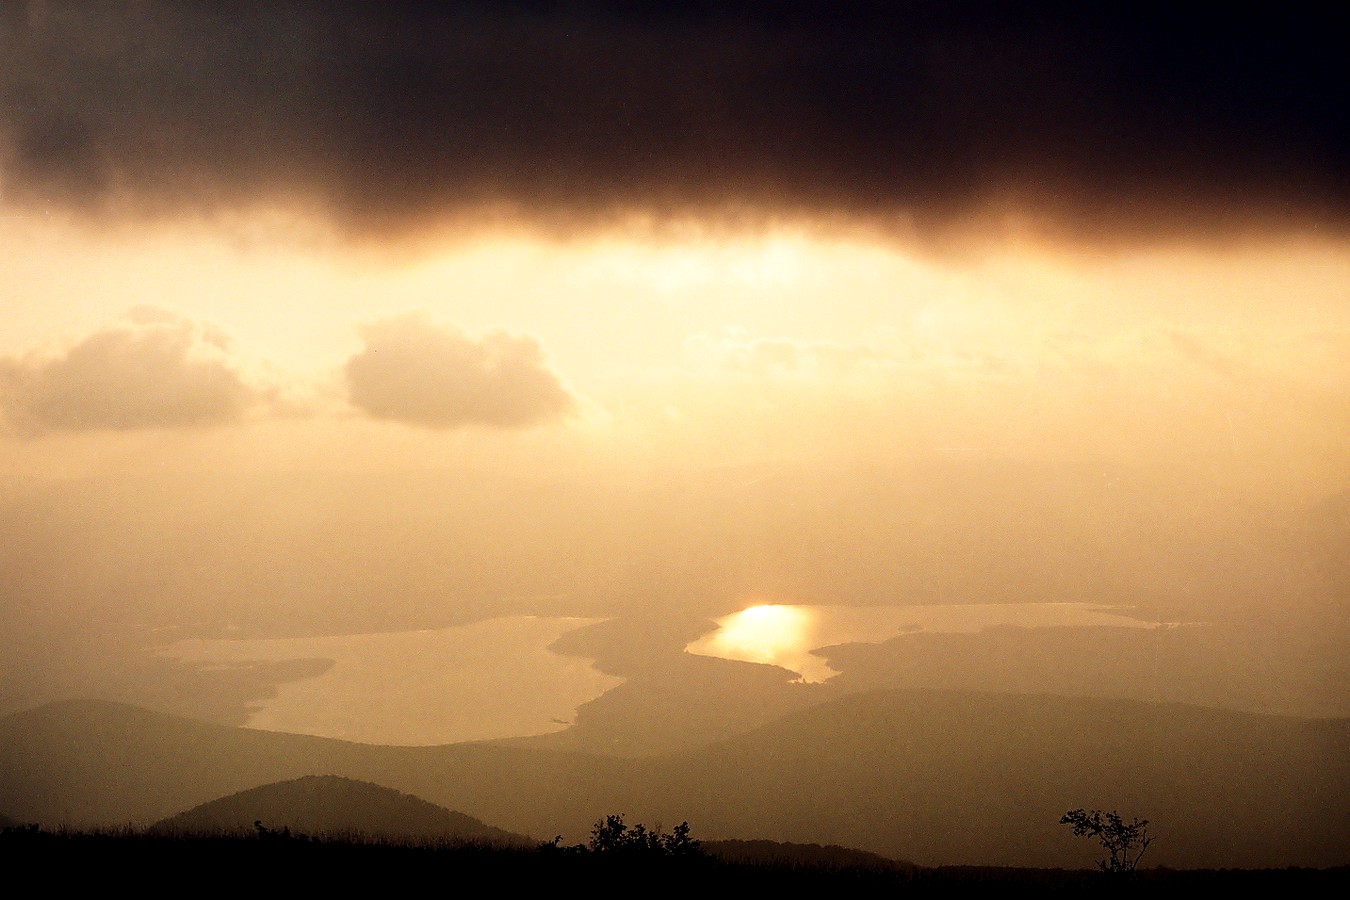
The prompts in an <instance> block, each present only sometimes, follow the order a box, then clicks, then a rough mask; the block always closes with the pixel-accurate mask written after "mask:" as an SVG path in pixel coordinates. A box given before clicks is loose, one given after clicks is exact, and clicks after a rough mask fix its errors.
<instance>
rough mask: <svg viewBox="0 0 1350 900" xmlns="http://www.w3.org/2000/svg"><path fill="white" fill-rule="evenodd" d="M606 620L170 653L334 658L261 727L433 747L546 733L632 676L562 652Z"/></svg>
mask: <svg viewBox="0 0 1350 900" xmlns="http://www.w3.org/2000/svg"><path fill="white" fill-rule="evenodd" d="M597 621H600V620H598V619H585V618H543V617H535V616H515V617H510V618H502V619H492V620H489V621H485V622H476V623H474V624H472V625H464V626H461V627H458V628H444V629H437V630H428V631H404V632H393V633H388V634H356V635H344V636H339V637H315V638H287V639H278V640H237V641H236V640H183V641H178V642H176V643H174V644H171V645H169V646H166V647H163V648H161V649H160V651H159V652H160V653H161V654H162V655H165V656H169V657H173V658H175V659H180V660H183V661H185V662H192V663H203V664H211V663H240V662H249V661H279V660H293V659H331V660H333V661H334V664H333V666H332V667H331V668H330V669H329V670H328V671H327V672H325V673H324V674H322V675H320V676H318V677H315V678H307V679H303V680H300V681H293V682H288V683H284V684H281V685H279V686H278V687H277V695H276V696H275V697H273V698H270V699H268V700H265V701H263V703H262V707H261V709H259V710H258V711H257V712H256V713H255V714H254V715H253V716H252V718H251V719H250V720H249V722H248V725H249V727H250V728H258V729H262V730H264V731H285V732H290V733H293V734H311V735H320V736H323V737H334V738H342V739H344V740H349V741H358V742H364V743H380V744H406V745H430V744H447V743H454V742H458V741H471V740H485V739H490V738H503V737H517V736H524V735H535V734H547V733H549V732H552V731H559V730H561V729H563V728H565V727H567V725H568V724H569V723H570V722H571V720H572V717H573V716H574V715H575V714H576V711H577V707H579V706H580V705H582V704H583V703H586V702H587V701H590V700H593V699H595V698H596V697H598V696H600V695H601V694H603V693H604V692H605V691H607V690H609V689H610V688H612V687H614V686H615V685H618V684H620V683H621V682H622V680H623V679H621V678H615V677H613V676H611V675H605V674H603V673H601V672H599V671H597V670H596V669H595V668H593V667H592V665H591V662H592V661H591V660H589V659H582V658H579V657H575V656H563V655H561V654H557V653H553V652H552V651H550V650H549V649H548V646H549V645H550V644H552V643H553V642H554V641H556V640H557V639H558V638H559V637H560V636H562V635H564V634H566V633H567V632H569V631H573V630H575V629H577V628H581V627H582V626H584V625H589V624H592V623H594V622H597Z"/></svg>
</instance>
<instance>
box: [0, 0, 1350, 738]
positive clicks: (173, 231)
mask: <svg viewBox="0 0 1350 900" xmlns="http://www.w3.org/2000/svg"><path fill="white" fill-rule="evenodd" d="M638 6H641V4H639V5H638ZM870 9H871V8H870V7H862V6H860V7H858V8H853V7H847V8H845V9H842V10H836V9H835V7H834V5H832V4H813V3H803V4H795V5H782V6H779V5H773V4H769V5H765V6H762V7H761V6H756V5H754V4H751V5H750V6H749V7H747V8H746V10H743V14H742V15H741V16H740V17H738V16H735V15H731V14H730V13H724V12H718V11H716V10H712V9H709V10H703V11H694V12H686V13H681V12H679V11H671V10H664V9H656V8H652V9H646V8H645V7H644V8H643V9H641V10H638V9H636V8H634V9H632V10H628V11H627V12H625V11H624V10H622V9H617V8H616V9H613V10H610V9H608V8H604V7H603V5H602V6H594V5H588V4H584V3H582V4H561V5H558V6H557V7H556V8H554V7H547V8H545V7H543V6H539V5H531V4H514V3H502V4H468V5H465V6H464V7H463V8H462V9H459V8H456V9H455V10H451V11H442V12H430V13H429V12H426V11H424V10H422V9H421V7H420V6H413V7H402V6H398V5H391V6H390V7H388V8H385V6H384V5H379V6H378V7H371V6H369V5H355V6H352V7H351V8H345V7H343V6H342V5H341V4H332V5H331V6H330V5H324V6H321V7H314V8H310V7H304V8H300V7H280V8H268V7H261V8H257V9H252V10H251V12H250V14H249V15H248V16H240V17H233V18H232V17H229V16H218V15H215V14H212V13H210V12H209V11H207V10H205V9H204V8H203V9H198V8H196V7H180V6H176V5H165V4H157V3H147V4H132V5H127V6H119V5H100V4H80V3H38V2H33V3H23V4H13V5H12V6H10V7H8V8H7V9H6V11H5V12H4V14H3V15H2V16H0V59H3V60H4V62H3V63H0V272H2V273H3V275H4V278H3V285H0V526H3V528H4V532H5V534H6V535H7V537H8V539H7V540H6V541H5V546H4V547H3V549H0V562H3V564H4V565H3V570H4V571H6V572H8V573H10V574H9V577H8V578H7V580H6V582H5V584H4V585H3V587H0V592H2V593H0V601H3V607H0V608H2V609H3V615H4V617H5V624H6V629H7V634H8V635H11V636H12V637H11V638H10V639H9V642H8V647H9V652H8V653H7V654H6V657H5V658H4V660H3V661H4V664H5V673H6V674H7V675H8V679H9V684H10V685H11V687H9V688H7V693H6V694H5V695H4V696H0V702H3V704H4V705H6V706H8V707H15V706H21V705H24V704H27V703H32V702H36V701H37V700H39V699H44V698H51V697H54V696H61V695H65V694H80V693H82V692H87V691H89V690H102V691H104V692H105V693H112V694H115V695H117V696H123V697H128V698H131V699H134V700H137V701H140V702H152V701H153V702H158V703H159V704H160V705H162V706H176V707H185V708H188V709H190V710H192V711H194V712H198V713H202V714H210V715H214V716H216V717H218V718H223V719H232V718H234V719H237V718H238V717H239V716H240V714H241V711H242V710H245V709H248V708H251V707H250V706H249V704H251V703H256V702H257V700H258V698H259V697H260V696H266V695H267V694H268V692H269V691H272V690H273V688H275V686H276V685H277V684H278V683H281V682H283V681H285V680H286V679H288V678H291V679H292V680H293V675H294V673H291V674H286V672H283V671H282V670H281V669H276V670H272V669H267V668H266V667H265V666H263V667H262V668H259V669H257V670H250V671H247V672H245V671H242V670H241V671H239V672H236V673H235V675H228V674H227V675H222V674H220V673H219V672H217V673H216V674H214V675H207V674H206V673H205V670H201V669H193V668H191V667H190V666H189V667H188V668H186V669H173V670H172V671H169V670H167V669H165V668H164V667H163V664H162V662H153V661H147V658H146V657H144V656H138V655H137V654H139V653H141V651H143V650H144V649H145V648H146V647H151V646H162V645H164V644H167V643H172V642H173V641H175V640H178V639H181V638H183V637H185V636H193V635H196V636H198V637H212V638H220V637H230V638H234V637H247V638H250V639H266V638H281V637H287V638H296V639H299V638H313V639H319V638H324V637H340V636H343V635H356V634H366V633H371V632H389V633H392V632H399V631H403V630H409V631H417V630H419V629H434V628H444V627H448V626H451V625H454V626H465V625H469V624H472V623H475V622H485V621H489V620H493V619H496V618H500V617H508V616H530V615H537V616H544V617H564V618H577V617H584V618H593V619H601V620H603V619H610V618H617V619H618V620H620V621H622V622H626V623H628V624H627V625H625V626H624V628H626V629H627V630H624V628H621V629H620V630H619V632H616V634H619V635H620V638H614V639H613V641H614V643H612V644H606V643H605V640H599V639H596V640H597V641H598V643H597V644H596V646H594V647H591V648H590V649H591V651H592V653H591V657H590V658H597V659H600V660H601V662H600V665H601V666H604V665H606V664H608V665H609V668H608V669H606V670H605V671H606V673H607V675H615V674H616V673H619V674H628V671H629V670H631V669H632V667H633V666H634V665H636V663H633V662H632V660H631V659H628V660H627V661H626V662H623V663H617V662H614V660H613V659H610V661H609V663H606V662H605V659H606V658H607V657H606V654H607V653H610V654H614V653H619V652H620V651H619V650H616V649H615V648H616V647H619V646H620V645H625V642H627V644H626V645H627V646H643V647H647V646H648V643H643V642H644V641H646V642H649V644H650V646H651V647H658V646H659V647H660V648H664V650H673V652H678V651H679V650H680V648H682V647H683V646H684V645H685V643H687V642H688V641H689V640H692V639H693V638H694V637H697V636H698V628H697V627H694V626H690V625H689V623H690V622H694V623H700V622H701V623H704V624H705V625H706V624H707V623H708V622H710V621H712V619H714V618H716V617H723V616H729V615H731V614H733V613H736V612H737V611H738V610H741V609H743V608H745V607H749V606H754V605H757V604H776V603H783V604H801V605H803V606H811V605H819V604H832V605H838V606H849V605H855V606H859V607H869V606H870V607H877V606H885V605H904V604H907V603H951V604H956V603H962V604H964V603H1034V602H1056V603H1063V602H1091V603H1101V604H1107V605H1121V606H1130V607H1133V606H1134V605H1136V604H1147V605H1148V606H1149V608H1150V609H1151V610H1152V612H1151V614H1150V616H1149V618H1152V619H1153V620H1154V621H1155V622H1158V621H1164V620H1168V621H1172V620H1178V621H1179V620H1199V619H1204V620H1206V621H1210V620H1214V619H1220V620H1223V619H1225V618H1226V620H1229V621H1233V622H1238V621H1241V622H1244V623H1248V624H1250V623H1252V622H1258V621H1259V622H1262V623H1264V624H1263V625H1262V627H1265V625H1268V624H1269V622H1270V621H1271V620H1272V617H1274V619H1276V620H1279V621H1281V622H1284V621H1285V620H1286V619H1287V620H1288V621H1289V622H1294V623H1296V627H1295V626H1290V628H1289V629H1286V630H1285V631H1281V632H1280V634H1281V635H1282V637H1281V641H1284V643H1281V644H1280V645H1279V647H1278V648H1276V649H1275V650H1273V651H1271V653H1270V656H1271V657H1272V658H1277V659H1278V660H1279V665H1278V666H1277V667H1276V668H1278V670H1279V677H1281V678H1284V677H1288V678H1290V679H1296V678H1298V677H1304V676H1300V675H1296V674H1294V673H1298V672H1304V673H1308V672H1311V673H1312V674H1310V675H1307V676H1306V677H1307V678H1308V679H1310V681H1309V684H1305V685H1303V686H1302V687H1299V688H1297V690H1295V688H1292V687H1291V688H1289V690H1290V691H1292V692H1295V693H1297V691H1302V692H1303V693H1301V694H1299V695H1298V697H1297V698H1296V699H1293V700H1288V703H1287V704H1286V705H1288V706H1297V707H1298V708H1300V709H1306V708H1318V709H1326V708H1339V707H1336V704H1337V703H1342V704H1343V700H1344V696H1345V692H1344V690H1343V687H1344V684H1343V682H1342V680H1341V679H1342V676H1343V675H1344V674H1345V673H1344V664H1343V663H1339V664H1338V665H1339V666H1340V668H1333V669H1331V670H1330V671H1329V672H1328V671H1326V670H1324V669H1323V668H1318V667H1320V666H1324V665H1328V664H1327V662H1326V661H1327V659H1328V658H1329V654H1332V653H1333V652H1334V646H1335V644H1334V642H1326V643H1317V642H1316V641H1314V642H1313V643H1311V644H1310V643H1305V642H1304V638H1305V637H1307V636H1308V635H1310V634H1319V633H1320V634H1322V637H1321V638H1319V639H1318V640H1323V641H1326V640H1327V639H1326V634H1327V633H1326V632H1324V631H1323V632H1319V629H1320V628H1322V626H1323V625H1325V623H1326V622H1329V621H1331V622H1334V621H1338V620H1340V621H1342V625H1343V618H1344V617H1343V616H1340V615H1339V613H1338V610H1339V611H1343V609H1344V602H1345V596H1344V585H1345V583H1346V582H1345V581H1344V579H1345V578H1346V577H1347V573H1346V572H1345V570H1344V565H1343V563H1341V562H1338V561H1337V560H1338V559H1343V557H1344V554H1343V551H1345V550H1346V547H1347V543H1346V537H1345V530H1344V527H1343V523H1342V522H1341V516H1342V512H1341V511H1342V510H1343V509H1344V508H1345V501H1344V498H1345V496H1346V492H1347V490H1350V479H1347V473H1350V230H1348V229H1347V228H1346V225H1347V222H1350V218H1347V216H1346V215H1345V211H1346V204H1345V198H1346V197H1347V195H1348V194H1347V191H1346V182H1345V172H1344V167H1343V160H1344V159H1345V156H1344V153H1343V152H1342V151H1344V149H1345V148H1344V146H1343V144H1344V134H1343V131H1340V130H1338V129H1337V128H1335V127H1332V123H1333V122H1334V121H1336V118H1337V117H1339V116H1340V115H1342V113H1343V106H1342V105H1341V104H1339V103H1338V102H1337V98H1336V97H1335V96H1334V91H1333V90H1331V89H1330V88H1328V87H1327V84H1326V80H1325V78H1324V72H1323V69H1321V68H1318V67H1319V66H1323V65H1326V66H1331V70H1332V71H1333V72H1335V71H1337V69H1336V68H1335V67H1336V66H1338V65H1339V66H1341V67H1343V66H1344V60H1343V58H1341V57H1340V55H1338V54H1336V53H1333V52H1332V51H1334V50H1338V49H1339V48H1335V47H1332V46H1330V43H1329V41H1330V39H1329V38H1328V37H1327V35H1329V34H1331V33H1333V32H1332V30H1331V29H1330V28H1326V29H1319V28H1314V27H1309V26H1308V25H1307V23H1299V22H1292V21H1285V20H1284V19H1279V17H1276V18H1277V19H1279V21H1264V20H1263V21H1262V22H1261V23H1253V22H1248V21H1246V20H1245V19H1241V18H1240V17H1236V15H1235V18H1234V21H1233V22H1231V23H1229V26H1231V27H1230V28H1229V30H1228V32H1225V33H1224V34H1222V35H1216V34H1211V33H1209V32H1198V31H1196V32H1193V31H1190V30H1187V29H1189V28H1190V26H1188V25H1185V24H1184V23H1175V22H1173V23H1170V24H1169V25H1168V28H1169V29H1174V30H1171V31H1167V32H1165V34H1164V33H1162V32H1158V31H1157V29H1155V28H1153V27H1152V25H1156V24H1157V23H1150V21H1149V16H1150V15H1151V13H1148V12H1147V11H1144V12H1139V13H1137V15H1138V16H1140V17H1141V18H1140V19H1139V21H1137V22H1136V21H1135V20H1134V18H1133V16H1134V15H1135V14H1133V13H1128V12H1122V11H1120V10H1115V9H1114V8H1113V7H1112V8H1103V9H1102V10H1099V11H1092V10H1083V11H1080V12H1077V13H1073V14H1072V15H1066V16H1065V17H1064V18H1063V19H1060V20H1056V19H1055V18H1054V17H1053V16H1052V15H1050V14H1049V13H1046V14H1044V15H1041V14H1037V15H1035V16H1031V17H1029V18H1028V19H1027V20H1025V21H1018V22H1010V21H1005V18H1004V16H1003V14H1002V13H1000V12H998V11H997V10H990V11H988V12H987V13H985V14H982V15H980V16H976V17H975V18H974V20H972V21H958V20H957V19H955V18H952V17H953V16H955V15H956V14H955V13H952V12H950V11H944V9H945V7H943V5H941V4H939V5H938V6H937V7H936V8H934V9H930V10H928V11H927V12H926V13H924V14H923V15H916V16H914V17H912V19H911V20H907V22H902V23H900V24H895V23H893V22H891V21H890V20H889V19H888V20H887V22H886V23H880V22H875V21H872V19H871V17H872V16H873V15H874V12H875V11H870V12H869V10H870ZM1122 17H1124V19H1126V20H1129V22H1128V23H1127V22H1125V21H1123V20H1121V19H1122ZM958 18H959V17H958ZM1118 20H1120V21H1118ZM1126 24H1129V25H1130V27H1124V26H1125V25H1126ZM1136 26H1138V27H1136ZM1175 29H1181V31H1180V32H1177V31H1175ZM1281 29H1286V30H1287V31H1288V33H1285V31H1281ZM1230 32H1231V33H1230ZM1291 35H1292V36H1293V37H1291ZM1164 36H1170V38H1171V39H1170V40H1163V37H1164ZM1295 37H1296V38H1297V39H1296V40H1295V39H1294V38H1295ZM1277 38H1280V39H1278V40H1277ZM1286 39H1287V40H1286ZM1235 47H1237V48H1239V49H1241V50H1242V52H1241V53H1238V52H1237V51H1235V50H1234V48H1235ZM1182 49H1184V50H1185V52H1182ZM1140 59H1147V60H1150V66H1151V68H1150V69H1148V70H1147V71H1143V70H1141V69H1140V68H1139V66H1138V60H1140ZM1338 60H1339V61H1338ZM1331 80H1333V81H1334V80H1335V79H1331ZM1291 98H1295V99H1291ZM1286 624H1287V623H1286ZM691 627H692V628H693V631H694V633H693V634H686V633H685V632H686V631H687V630H688V629H689V628H691ZM1247 638H1251V639H1252V642H1253V645H1254V642H1255V641H1256V639H1255V638H1254V637H1252V635H1247V636H1246V637H1244V638H1243V639H1244V640H1247ZM606 640H608V639H606ZM1244 646H1246V645H1244ZM1211 649H1212V648H1211ZM1198 652H1199V651H1197V654H1198ZM1206 652H1208V651H1206ZM620 655H621V654H620ZM625 659H626V658H625ZM1199 659H1200V657H1199V656H1196V657H1194V658H1193V659H1192V660H1191V663H1192V664H1195V665H1196V666H1197V668H1199V667H1200V665H1199V663H1198V662H1197V661H1198V660H1199ZM1310 660H1311V662H1309V661H1310ZM100 661H102V662H100ZM272 662H276V661H275V660H273V661H272ZM105 663H106V664H105ZM260 665H261V663H260ZM625 666H627V667H628V669H627V670H625ZM1310 666H1311V668H1310ZM100 667H102V668H100ZM287 671H289V670H287ZM236 675H237V676H238V677H237V679H236V680H235V681H231V682H229V683H225V682H222V681H221V680H220V679H227V680H228V678H234V677H235V676H236ZM1263 677H1264V676H1263ZM213 678H214V679H216V680H215V681H212V680H211V679H213ZM1271 678H1272V679H1275V680H1274V681H1272V682H1271V683H1272V684H1273V683H1276V681H1278V679H1276V676H1275V675H1271ZM1279 683H1280V684H1284V682H1279ZM203 685H205V686H203ZM1284 689H1285V688H1284V687H1281V688H1279V689H1278V690H1284ZM1272 690H1276V689H1272ZM1278 690H1277V691H1276V693H1278ZM1291 696H1292V694H1291ZM1338 698H1339V699H1338ZM1286 699H1288V698H1284V699H1281V698H1279V697H1276V698H1275V699H1270V698H1266V699H1263V700H1261V701H1260V702H1259V703H1258V702H1256V701H1252V700H1250V698H1248V700H1247V701H1244V702H1247V703H1248V705H1249V706H1264V707H1267V708H1269V707H1280V705H1281V703H1283V702H1285V700H1286ZM1300 704H1301V705H1300Z"/></svg>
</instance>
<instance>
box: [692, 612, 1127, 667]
mask: <svg viewBox="0 0 1350 900" xmlns="http://www.w3.org/2000/svg"><path fill="white" fill-rule="evenodd" d="M716 622H717V625H718V628H717V630H715V631H712V632H709V633H708V634H705V635H703V636H702V637H701V638H699V639H698V640H696V641H694V642H693V643H691V644H689V645H688V646H687V647H685V650H686V651H688V652H689V653H695V654H698V655H700V656H716V657H720V658H722V659H732V660H740V661H742V662H757V663H768V664H770V665H775V666H781V667H783V668H785V669H788V670H789V671H792V672H796V673H797V674H798V675H799V676H801V680H802V681H807V682H822V681H826V680H828V679H830V678H831V677H833V676H835V675H838V674H839V673H838V672H836V671H835V670H833V669H831V668H830V667H829V665H828V664H827V663H826V661H825V657H823V656H819V655H816V654H815V653H813V651H815V650H818V649H820V648H822V647H831V646H834V645H836V644H848V643H868V644H876V643H880V642H882V641H885V640H889V639H890V638H893V637H897V636H899V635H901V634H905V633H908V632H915V631H931V632H949V633H950V632H977V631H981V630H983V629H985V628H994V627H998V626H1017V627H1021V628H1050V627H1080V628H1081V627H1089V626H1092V627H1100V626H1110V627H1116V628H1152V627H1154V626H1153V623H1151V622H1144V621H1140V620H1138V619H1132V618H1129V617H1127V616H1124V615H1121V614H1120V612H1119V611H1114V610H1113V609H1112V608H1110V607H1102V606H1095V605H1092V604H1089V603H997V604H992V603H990V604H978V603H972V604H955V605H928V606H792V605H787V604H761V605H758V606H751V607H747V608H746V609H743V610H741V611H740V612H737V613H733V614H731V615H729V616H723V617H722V618H720V619H717V620H716Z"/></svg>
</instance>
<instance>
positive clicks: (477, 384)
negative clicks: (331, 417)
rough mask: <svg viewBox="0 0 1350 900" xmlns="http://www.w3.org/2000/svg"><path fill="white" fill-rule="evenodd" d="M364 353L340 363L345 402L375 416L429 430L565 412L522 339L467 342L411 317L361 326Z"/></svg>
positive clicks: (553, 382) (516, 422)
mask: <svg viewBox="0 0 1350 900" xmlns="http://www.w3.org/2000/svg"><path fill="white" fill-rule="evenodd" d="M362 333H363V335H364V337H365V339H366V349H365V350H363V351H362V352H360V353H358V354H356V355H355V356H353V357H352V358H351V359H349V360H348V361H347V386H348V388H349V390H350V392H351V402H352V404H353V405H354V406H356V407H358V408H360V409H362V410H364V411H365V412H366V413H367V414H369V415H371V416H373V417H374V418H377V419H391V420H395V421H400V422H407V423H409V424H414V425H425V426H428V427H432V428H455V427H461V426H465V425H488V426H493V427H497V428H521V427H525V426H529V425H536V424H539V423H541V422H544V421H547V420H550V419H556V418H558V417H559V416H562V415H564V414H566V413H567V412H568V411H570V410H571V409H572V407H573V403H574V401H573V399H572V396H571V395H570V394H568V393H567V391H566V390H565V389H564V388H563V387H562V385H561V384H559V383H558V379H557V377H555V376H554V375H553V373H552V372H550V371H549V370H548V369H547V368H545V366H544V361H543V354H542V352H541V351H540V349H539V345H538V344H536V343H535V342H534V341H533V340H531V339H530V338H524V337H514V336H512V335H509V334H504V333H502V332H493V333H491V334H488V335H486V336H484V337H483V338H482V339H481V340H474V339H472V338H469V337H467V336H465V335H463V334H460V333H459V332H458V331H456V330H454V329H452V328H450V327H448V326H444V325H441V324H438V323H437V322H435V321H433V320H432V319H431V318H430V317H429V316H426V315H422V314H417V313H411V314H408V315H404V316H398V317H395V318H392V319H385V320H383V321H380V322H375V323H372V324H370V325H368V326H366V327H365V328H364V329H363V331H362Z"/></svg>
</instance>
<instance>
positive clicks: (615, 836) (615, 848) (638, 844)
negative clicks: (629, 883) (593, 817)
mask: <svg viewBox="0 0 1350 900" xmlns="http://www.w3.org/2000/svg"><path fill="white" fill-rule="evenodd" d="M560 841H561V838H554V840H553V846H558V844H559V842H560ZM546 846H547V845H546ZM585 849H587V850H589V851H590V852H592V853H605V854H621V855H624V856H639V855H641V856H684V857H687V856H697V855H699V854H701V852H702V847H701V845H700V843H699V842H698V841H696V840H694V838H693V837H691V836H690V834H689V823H688V822H681V823H680V824H678V825H676V826H675V827H674V828H673V829H671V831H670V832H669V833H665V832H662V831H661V830H660V829H659V828H653V829H648V828H647V826H646V825H643V824H641V823H639V824H637V825H634V826H632V827H629V826H628V825H627V824H626V823H625V822H624V820H623V814H622V813H620V814H618V815H608V816H605V817H604V818H603V819H600V820H599V821H598V822H596V823H595V825H594V827H592V828H591V839H590V842H589V843H588V844H587V845H586V848H585Z"/></svg>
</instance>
